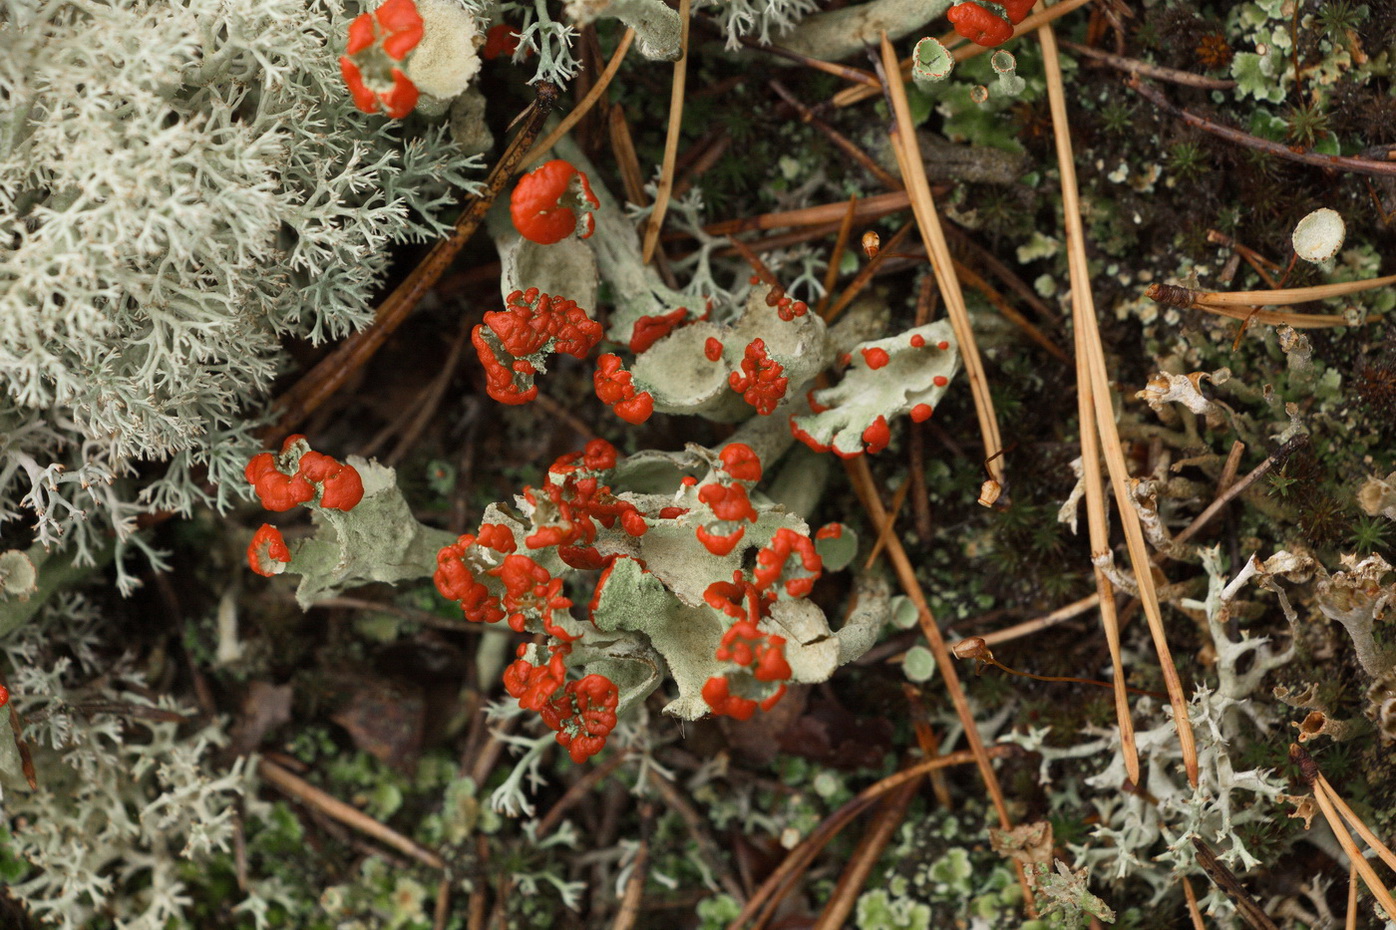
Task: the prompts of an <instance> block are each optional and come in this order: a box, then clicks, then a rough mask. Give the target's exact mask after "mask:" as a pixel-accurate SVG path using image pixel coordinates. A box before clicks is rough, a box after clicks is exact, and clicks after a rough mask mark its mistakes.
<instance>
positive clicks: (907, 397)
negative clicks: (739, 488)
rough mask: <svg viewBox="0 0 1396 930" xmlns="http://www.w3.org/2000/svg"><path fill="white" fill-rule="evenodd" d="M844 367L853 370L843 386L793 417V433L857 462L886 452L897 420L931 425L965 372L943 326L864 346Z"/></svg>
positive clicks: (816, 395)
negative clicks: (861, 457)
mask: <svg viewBox="0 0 1396 930" xmlns="http://www.w3.org/2000/svg"><path fill="white" fill-rule="evenodd" d="M840 361H841V362H843V363H844V364H847V365H848V369H847V370H846V371H845V372H844V375H843V380H841V381H840V382H839V383H838V384H836V385H834V386H833V387H829V388H824V389H822V390H817V391H812V392H811V393H810V396H809V399H810V407H811V410H812V412H811V413H808V414H805V415H803V416H792V417H791V418H790V429H791V431H792V432H793V433H794V434H795V436H796V438H798V439H799V440H800V441H801V442H803V443H804V444H805V445H807V446H809V447H810V448H811V449H814V450H815V451H816V452H828V451H832V452H834V453H835V454H837V455H839V456H841V457H843V458H852V457H853V456H855V455H861V454H863V453H864V452H874V453H875V452H880V451H882V450H883V449H884V448H886V447H887V444H888V443H889V442H890V441H891V438H892V432H891V423H892V421H893V420H895V419H896V418H897V417H899V416H904V415H909V416H910V417H911V419H912V420H914V421H916V422H922V421H925V420H927V419H929V418H930V417H931V415H932V414H933V413H934V412H935V406H936V404H938V403H939V402H940V398H941V397H942V396H943V395H944V394H945V389H946V387H947V386H948V385H949V384H950V379H951V378H953V377H954V376H955V372H956V370H957V369H958V368H959V367H960V353H959V352H958V351H957V350H956V346H955V335H954V333H953V332H952V331H951V328H950V324H949V322H947V321H944V320H942V321H940V322H937V323H929V324H927V325H925V326H918V327H917V328H915V329H911V330H907V331H906V332H904V333H901V334H900V335H897V336H892V337H890V338H887V339H877V340H874V341H872V342H864V343H862V344H861V345H859V346H858V347H857V348H855V349H854V350H853V351H852V352H850V353H848V355H846V356H845V357H844V358H842V359H840Z"/></svg>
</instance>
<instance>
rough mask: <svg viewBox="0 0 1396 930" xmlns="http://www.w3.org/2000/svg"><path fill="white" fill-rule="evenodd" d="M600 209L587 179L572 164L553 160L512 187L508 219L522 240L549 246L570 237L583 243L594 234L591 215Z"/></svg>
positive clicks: (593, 223)
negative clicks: (575, 235)
mask: <svg viewBox="0 0 1396 930" xmlns="http://www.w3.org/2000/svg"><path fill="white" fill-rule="evenodd" d="M600 206H601V201H600V200H599V199H597V197H596V194H594V193H592V190H591V182H590V181H588V180H587V176H586V175H585V174H584V173H582V172H580V171H578V170H577V169H576V168H574V167H572V165H571V163H569V162H566V161H563V160H562V159H561V158H554V159H553V160H552V161H549V162H544V163H543V164H542V165H539V166H538V167H537V168H535V169H534V170H532V171H530V172H529V173H528V174H526V175H524V176H523V177H522V178H520V179H519V183H518V184H516V185H514V192H513V193H512V194H511V195H510V196H509V217H510V219H512V220H513V221H514V228H515V229H517V230H518V231H519V235H521V236H523V237H524V238H525V239H527V240H529V241H530V242H536V243H538V244H539V245H552V244H553V243H555V242H561V241H562V240H563V239H566V238H567V237H568V236H570V235H572V234H573V233H576V234H577V235H578V236H580V237H581V238H583V239H585V238H587V237H588V236H590V235H591V234H592V233H593V232H595V230H596V221H595V220H594V219H593V218H592V216H591V212H592V211H593V210H595V209H596V208H598V207H600ZM578 214H581V216H580V217H579V216H578Z"/></svg>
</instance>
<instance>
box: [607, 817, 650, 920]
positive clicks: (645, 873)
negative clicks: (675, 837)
mask: <svg viewBox="0 0 1396 930" xmlns="http://www.w3.org/2000/svg"><path fill="white" fill-rule="evenodd" d="M653 817H654V815H653V814H652V813H650V812H648V811H647V812H646V814H645V815H644V818H643V828H642V834H641V836H640V846H639V848H638V849H636V850H635V861H634V862H633V863H631V866H630V878H629V880H627V881H626V883H625V892H624V894H622V895H621V898H620V908H619V909H618V910H617V911H616V919H615V921H614V922H613V923H612V924H611V930H631V928H633V927H634V926H635V922H636V921H637V920H639V919H640V902H641V900H643V898H644V893H645V879H646V878H648V877H649V871H650V868H649V867H650V841H649V835H648V834H649V827H650V823H651V821H652V820H653Z"/></svg>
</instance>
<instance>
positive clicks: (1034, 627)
mask: <svg viewBox="0 0 1396 930" xmlns="http://www.w3.org/2000/svg"><path fill="white" fill-rule="evenodd" d="M1099 603H1100V595H1099V594H1091V595H1087V596H1086V597H1083V598H1081V599H1080V600H1079V601H1074V602H1073V603H1070V604H1067V605H1066V606H1065V607H1059V608H1057V609H1056V610H1054V611H1052V612H1051V613H1050V614H1045V615H1044V616H1041V617H1034V618H1033V619H1031V620H1024V621H1023V622H1022V623H1018V624H1014V625H1013V626H1010V627H1004V628H1003V629H1002V630H996V631H994V632H993V633H986V634H984V635H983V636H981V637H980V639H982V640H984V644H985V645H986V646H997V645H998V644H1000V643H1007V642H1011V641H1012V640H1015V639H1021V638H1022V637H1024V636H1031V635H1032V634H1033V633H1040V632H1041V631H1043V630H1047V629H1051V628H1052V627H1054V626H1056V625H1057V624H1059V623H1064V622H1066V621H1067V620H1070V619H1071V618H1072V617H1079V616H1080V615H1081V614H1083V613H1085V612H1086V611H1088V610H1091V609H1093V608H1094V607H1096V606H1097V605H1098V604H1099Z"/></svg>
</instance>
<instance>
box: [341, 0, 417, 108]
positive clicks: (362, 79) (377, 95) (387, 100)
mask: <svg viewBox="0 0 1396 930" xmlns="http://www.w3.org/2000/svg"><path fill="white" fill-rule="evenodd" d="M422 29H423V26H422V17H421V15H420V14H419V13H418V12H417V6H416V4H415V3H413V2H412V0H388V2H387V3H384V4H383V5H382V6H380V7H379V8H378V9H377V10H374V11H373V12H372V13H360V14H359V15H358V16H357V17H356V18H355V19H354V21H353V22H352V23H350V24H349V42H348V44H347V45H346V46H345V48H344V55H343V56H341V57H340V59H339V70H340V74H341V75H342V76H343V77H344V83H345V85H346V86H347V87H348V88H349V94H350V96H352V97H353V98H354V106H356V107H358V108H359V109H360V110H362V111H363V112H365V113H377V112H378V111H379V110H380V109H381V110H383V111H384V112H385V113H387V115H388V116H390V117H392V118H393V119H401V118H402V117H404V116H406V115H407V114H408V113H411V112H412V108H413V107H415V106H416V105H417V97H418V93H417V85H415V84H413V83H412V81H411V80H410V79H408V77H407V75H406V74H404V73H403V72H402V69H401V68H399V67H397V65H396V63H397V62H401V61H402V60H403V58H405V57H407V53H408V52H410V51H412V49H414V48H416V47H417V43H418V42H420V41H422Z"/></svg>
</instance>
